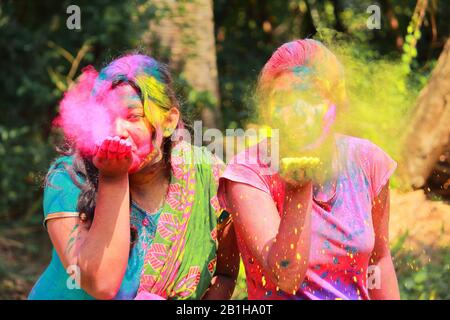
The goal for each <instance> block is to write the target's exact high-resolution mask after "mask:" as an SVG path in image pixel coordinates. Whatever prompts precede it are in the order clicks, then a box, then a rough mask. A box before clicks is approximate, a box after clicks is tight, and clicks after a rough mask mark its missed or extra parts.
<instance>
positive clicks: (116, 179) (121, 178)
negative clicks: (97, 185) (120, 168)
mask: <svg viewBox="0 0 450 320" xmlns="http://www.w3.org/2000/svg"><path fill="white" fill-rule="evenodd" d="M98 180H99V182H106V183H121V182H125V181H126V182H128V172H125V173H121V174H108V173H105V172H100V173H99V175H98Z"/></svg>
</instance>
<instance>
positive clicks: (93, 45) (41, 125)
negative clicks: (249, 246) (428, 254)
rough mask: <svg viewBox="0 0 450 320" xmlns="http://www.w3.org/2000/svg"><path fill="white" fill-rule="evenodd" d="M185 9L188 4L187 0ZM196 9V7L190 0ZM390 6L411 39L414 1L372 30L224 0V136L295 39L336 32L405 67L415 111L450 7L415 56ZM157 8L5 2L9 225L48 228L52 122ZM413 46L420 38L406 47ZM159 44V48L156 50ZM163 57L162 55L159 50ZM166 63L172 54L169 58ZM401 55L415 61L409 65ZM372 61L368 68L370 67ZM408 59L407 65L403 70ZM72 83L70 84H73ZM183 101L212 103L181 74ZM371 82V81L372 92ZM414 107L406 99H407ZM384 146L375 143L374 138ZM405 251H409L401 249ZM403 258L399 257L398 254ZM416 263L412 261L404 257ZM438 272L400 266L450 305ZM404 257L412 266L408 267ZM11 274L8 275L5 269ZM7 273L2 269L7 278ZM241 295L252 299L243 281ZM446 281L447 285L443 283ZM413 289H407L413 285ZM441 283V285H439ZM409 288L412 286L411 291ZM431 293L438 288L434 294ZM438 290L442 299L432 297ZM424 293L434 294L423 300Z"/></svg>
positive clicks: (218, 0) (296, 6)
mask: <svg viewBox="0 0 450 320" xmlns="http://www.w3.org/2000/svg"><path fill="white" fill-rule="evenodd" d="M185 1H186V0H185ZM187 1H188V0H187ZM388 2H389V3H390V4H391V5H392V8H393V11H394V13H395V15H396V17H397V19H398V22H399V28H398V32H399V33H400V35H401V36H402V37H406V36H408V35H409V36H411V32H410V31H411V30H408V25H409V24H410V22H411V16H412V14H413V11H414V7H415V5H416V1H414V0H391V1H380V3H381V7H382V21H381V24H382V25H381V29H380V30H368V29H367V27H366V20H367V17H368V15H369V14H368V13H367V12H366V8H367V7H368V6H369V5H371V4H373V1H365V0H363V1H356V0H355V1H352V0H349V1H336V0H335V1H329V0H323V1H319V0H309V1H304V0H301V1H299V0H287V1H277V0H247V1H240V0H215V1H214V2H213V3H214V19H215V37H216V47H217V65H218V73H219V86H220V99H221V110H222V119H221V121H222V123H220V124H219V125H221V126H222V127H223V128H237V127H244V126H245V125H246V124H248V123H250V122H251V121H252V120H253V119H252V116H253V114H254V106H253V105H252V99H251V96H252V90H253V86H254V84H255V81H256V79H257V76H258V72H259V70H261V68H262V66H263V64H264V62H265V61H266V60H267V59H268V58H269V57H270V55H271V53H272V52H273V50H274V49H275V48H277V47H278V46H279V45H281V44H282V43H284V42H286V41H289V40H293V39H296V38H304V37H319V38H320V36H321V34H320V32H319V33H318V32H317V31H323V30H337V31H338V32H340V34H341V35H345V37H346V39H349V40H350V42H349V43H351V44H352V45H351V46H350V45H349V46H348V49H349V50H351V51H352V55H353V56H354V57H363V59H365V61H367V62H370V61H373V59H375V58H376V59H383V61H385V62H386V63H391V64H402V63H403V64H406V65H407V68H406V69H407V71H408V72H407V73H402V70H405V68H400V67H399V68H397V69H392V73H391V77H392V78H393V79H394V80H395V79H398V81H402V82H403V81H404V82H403V85H404V86H405V87H404V88H407V90H408V92H407V96H408V97H409V101H410V104H409V105H406V106H404V107H405V108H406V110H409V109H410V108H411V107H412V105H413V103H412V102H413V101H414V98H415V95H416V94H417V92H418V91H419V90H420V88H422V87H423V86H424V85H425V83H426V81H427V78H428V76H429V74H430V72H431V71H432V69H433V67H434V65H435V62H436V59H437V57H438V56H439V53H440V51H441V50H442V44H443V39H444V37H446V36H448V31H449V29H448V28H449V25H448V18H449V13H450V3H449V2H448V1H437V0H434V1H429V2H430V3H431V4H430V8H432V10H433V11H432V12H430V11H428V12H427V16H426V19H425V22H424V25H423V27H422V28H421V34H419V35H417V34H415V35H414V34H413V35H412V36H416V37H417V39H418V42H417V46H416V48H411V47H406V48H404V50H398V48H396V46H395V33H394V32H393V30H392V29H391V28H390V27H389V21H388V20H387V19H386V18H385V15H383V12H384V9H385V4H386V3H388ZM71 4H77V5H78V6H79V7H80V8H81V11H82V19H81V24H82V29H81V30H68V29H67V27H66V19H67V16H68V15H67V13H66V8H67V7H68V6H69V5H71ZM154 14H155V12H154V10H153V9H152V5H151V1H143V0H141V1H140V0H133V1H128V2H124V1H106V0H93V1H87V0H80V1H76V3H73V2H72V1H67V0H64V1H22V0H18V1H13V0H5V1H2V2H1V3H0V70H1V77H0V110H1V113H0V114H1V115H0V188H1V189H0V191H1V197H0V222H1V223H2V224H3V223H4V224H8V225H10V226H14V225H21V224H26V223H40V221H41V218H42V213H41V210H42V207H41V203H42V189H41V188H40V185H41V182H42V177H43V176H44V175H45V173H46V171H47V169H48V166H49V163H50V161H51V160H52V158H53V157H55V155H56V153H55V151H54V144H55V138H54V135H52V131H51V122H52V119H53V118H54V117H55V115H56V111H57V105H58V101H59V100H60V99H61V97H62V94H63V91H64V88H65V87H66V86H67V84H68V83H70V81H72V80H73V79H74V78H76V76H78V74H79V72H80V70H81V69H82V68H83V67H84V66H86V65H88V64H93V65H94V66H95V67H96V68H97V69H98V68H101V67H102V66H103V65H104V64H106V63H108V62H109V61H110V60H112V59H113V58H114V57H116V56H118V55H120V54H122V53H124V52H127V51H130V50H131V49H136V48H139V47H140V46H141V41H140V39H141V36H142V34H143V33H144V32H145V31H146V30H147V28H148V21H149V20H150V19H153V18H154ZM431 14H433V15H434V17H435V19H436V26H437V30H438V37H437V39H433V38H432V32H431V20H430V17H431ZM406 42H407V44H410V42H411V38H407V39H406ZM155 45H156V46H157V44H155ZM86 46H90V50H88V51H87V52H86V54H85V55H83V57H82V59H81V60H80V64H79V65H78V66H77V67H76V68H75V72H73V71H74V70H72V72H71V67H72V62H71V58H70V57H71V56H72V58H73V57H75V56H76V55H77V53H79V52H80V50H82V49H83V48H85V47H86ZM153 49H154V52H158V51H157V48H156V47H155V48H153ZM160 54H161V57H157V58H160V59H161V60H165V59H167V55H168V54H170V53H167V52H166V53H163V52H160ZM402 55H403V56H406V58H403V60H402ZM362 61H364V60H362ZM402 61H403V62H402ZM68 75H69V76H68ZM175 78H176V81H177V84H178V89H179V94H180V97H181V100H182V101H183V102H184V105H185V109H186V110H188V113H190V114H191V115H192V114H194V113H198V111H199V109H201V107H202V106H207V105H209V104H211V103H212V102H211V98H210V97H209V96H208V95H206V96H205V94H203V93H196V92H193V91H192V90H190V88H189V87H188V86H186V82H185V81H184V80H183V75H182V74H181V75H175ZM368 84H370V81H368V82H367V83H366V84H365V85H368ZM405 101H406V100H405ZM375 138H376V137H375ZM399 252H404V250H399ZM396 254H397V253H396ZM397 255H398V257H399V258H398V259H399V261H407V260H408V259H410V258H411V257H410V256H408V255H409V253H406V252H404V253H403V254H401V253H398V254H397ZM439 256H442V257H443V258H442V259H440V260H438V259H437V260H436V264H433V263H434V261H433V263H428V262H427V263H425V264H423V266H422V268H421V269H420V270H421V271H420V272H419V273H417V272H414V273H412V272H411V269H408V268H403V269H402V267H401V263H400V264H399V272H400V274H399V275H400V277H401V281H402V296H403V297H404V298H447V299H448V298H449V296H448V292H447V291H446V290H447V289H448V283H450V279H448V275H449V274H450V272H448V271H449V263H450V262H449V252H448V250H447V251H444V252H442V253H441V255H439ZM401 259H404V260H401ZM2 270H3V271H2ZM4 272H5V271H4V268H3V267H2V265H1V261H0V277H1V274H3V273H4ZM240 279H241V280H240V284H239V285H238V288H240V289H238V290H237V291H236V293H235V297H238V298H244V297H245V292H244V291H245V285H244V284H243V280H242V279H243V277H240ZM442 281H444V283H446V284H447V285H444V286H442V285H439V284H438V283H441V282H442ZM406 284H407V285H406ZM434 284H435V285H434ZM403 285H404V287H403ZM431 287H432V288H433V289H431ZM433 290H434V291H433ZM424 292H425V295H424Z"/></svg>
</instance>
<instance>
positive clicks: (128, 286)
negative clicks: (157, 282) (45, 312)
mask: <svg viewBox="0 0 450 320" xmlns="http://www.w3.org/2000/svg"><path fill="white" fill-rule="evenodd" d="M64 163H66V164H68V165H71V164H72V163H73V157H72V156H64V157H60V158H58V159H57V160H56V161H55V163H54V164H53V165H52V166H51V167H50V172H51V174H50V175H49V177H48V180H47V183H46V185H45V188H44V201H43V202H44V203H43V205H44V217H47V215H49V214H51V213H56V212H77V209H76V207H77V201H78V196H79V194H80V189H79V188H78V187H77V186H76V184H75V183H74V182H73V181H72V179H71V177H70V175H69V173H68V172H67V170H66V169H65V168H64V165H63V164H64ZM78 179H79V181H80V182H83V180H82V178H81V177H78ZM160 214H161V209H160V210H159V211H157V212H155V213H153V214H150V213H148V212H146V211H145V210H143V209H142V208H140V207H139V206H138V205H137V204H135V203H134V202H131V213H130V223H131V226H133V227H134V228H135V229H136V230H137V239H136V241H135V242H134V245H133V246H132V248H131V250H130V255H129V259H128V266H127V269H126V271H125V275H124V278H123V280H122V284H121V287H120V290H119V292H118V293H117V296H116V297H115V299H121V300H128V299H133V298H134V297H135V296H136V293H137V289H138V287H139V280H140V276H141V271H142V267H143V265H144V254H145V251H144V247H145V246H149V245H151V243H152V241H153V238H154V236H155V232H156V226H157V224H158V219H159V216H160ZM68 279H69V274H68V273H67V272H66V270H65V268H64V266H63V264H62V263H61V260H60V258H59V256H58V254H57V252H56V250H55V249H54V248H53V250H52V258H51V261H50V264H49V266H48V267H47V269H46V270H45V271H44V273H43V274H42V275H41V276H40V278H39V279H38V281H37V282H36V284H35V285H34V287H33V289H32V290H31V292H30V294H29V296H28V299H32V300H52V299H56V300H69V299H74V300H84V299H94V298H93V297H92V296H90V295H89V294H88V293H87V292H86V291H84V290H83V289H77V288H75V289H72V287H73V286H70V285H69V286H68V285H67V283H68ZM69 283H70V281H69Z"/></svg>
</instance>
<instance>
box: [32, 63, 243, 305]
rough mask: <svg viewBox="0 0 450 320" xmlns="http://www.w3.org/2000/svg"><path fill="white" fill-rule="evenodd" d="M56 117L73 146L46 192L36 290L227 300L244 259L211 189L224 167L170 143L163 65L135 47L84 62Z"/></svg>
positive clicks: (48, 295)
mask: <svg viewBox="0 0 450 320" xmlns="http://www.w3.org/2000/svg"><path fill="white" fill-rule="evenodd" d="M57 124H58V125H59V126H60V127H61V128H62V130H63V133H64V136H65V138H66V140H67V142H68V146H69V149H67V150H66V151H65V152H64V156H62V157H59V158H58V159H56V161H55V162H54V163H53V165H52V166H51V168H50V170H49V173H48V174H47V178H46V184H45V190H44V216H45V224H46V227H47V229H48V233H49V235H50V239H51V241H52V244H53V246H54V250H53V255H52V260H51V262H50V265H49V267H48V268H47V269H46V270H45V272H44V273H43V274H42V276H41V277H40V279H39V280H38V281H37V283H36V284H35V286H34V287H33V289H32V291H31V293H30V295H29V298H30V299H228V298H230V297H231V294H232V292H233V289H234V284H235V279H236V277H237V272H238V263H239V256H238V255H237V254H235V251H236V250H234V249H233V248H234V231H233V229H232V228H230V226H231V224H230V223H229V222H230V219H227V216H228V214H227V213H226V212H225V211H223V210H222V208H221V207H220V206H219V203H218V200H217V196H216V194H217V187H218V179H219V176H220V174H221V172H222V170H223V167H224V166H223V163H221V162H220V161H219V160H218V159H217V158H215V157H214V156H213V155H212V154H211V153H209V152H208V151H207V150H206V149H205V148H198V147H194V146H192V145H190V144H189V143H187V142H185V141H182V140H179V139H173V135H174V134H175V131H176V129H181V128H183V122H182V120H181V117H180V105H179V103H178V100H177V99H176V97H175V94H174V92H173V89H172V80H171V77H170V74H169V72H168V70H167V68H166V67H165V66H164V65H163V64H161V63H160V62H158V61H156V60H155V59H153V58H151V57H149V56H145V55H141V54H131V55H126V56H124V57H121V58H119V59H116V60H114V61H113V62H111V63H110V64H109V65H108V66H106V67H105V68H103V69H102V70H101V72H100V73H97V72H96V71H95V70H94V69H93V68H92V67H91V68H87V69H85V70H84V71H83V74H82V76H81V77H80V80H79V82H78V83H77V84H76V85H75V86H74V87H72V88H71V89H70V90H69V91H68V92H67V93H66V94H65V96H64V99H63V100H62V102H61V108H60V114H59V118H58V120H57ZM194 155H195V156H196V157H197V158H195V159H196V160H197V161H192V158H193V156H194Z"/></svg>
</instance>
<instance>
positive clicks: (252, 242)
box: [219, 39, 399, 299]
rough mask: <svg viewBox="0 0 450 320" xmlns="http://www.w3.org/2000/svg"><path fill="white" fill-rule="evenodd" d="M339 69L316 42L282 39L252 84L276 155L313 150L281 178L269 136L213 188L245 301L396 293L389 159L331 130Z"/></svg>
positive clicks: (340, 104)
mask: <svg viewBox="0 0 450 320" xmlns="http://www.w3.org/2000/svg"><path fill="white" fill-rule="evenodd" d="M344 88H345V86H344V78H343V71H342V69H341V66H340V64H339V62H338V61H337V59H336V57H335V56H334V55H333V54H332V53H331V52H330V51H329V50H328V49H326V48H325V47H324V46H323V45H322V44H321V43H320V42H317V41H314V40H310V39H306V40H297V41H293V42H290V43H287V44H284V45H283V46H281V47H280V48H279V49H277V51H275V53H274V54H273V55H272V57H271V58H270V59H269V61H268V62H267V63H266V65H265V66H264V68H263V70H262V72H261V75H260V78H259V82H258V87H257V97H258V100H257V101H258V107H259V109H260V113H261V114H260V115H261V117H262V119H263V120H264V122H265V124H267V125H270V126H271V127H272V128H279V130H280V145H279V150H280V155H281V156H282V157H287V156H288V157H292V156H294V157H295V156H297V157H299V156H303V155H314V156H319V157H320V159H321V160H322V165H321V166H320V167H319V168H318V169H317V170H316V172H314V173H313V174H310V175H308V176H305V177H304V179H299V180H296V179H289V178H286V177H284V176H283V177H282V176H281V175H280V174H279V173H278V170H276V168H274V166H273V161H272V160H273V158H271V157H267V154H266V150H267V149H268V148H270V144H271V143H277V141H274V139H271V138H268V139H267V140H264V141H262V142H260V143H259V144H257V145H255V146H253V147H250V148H248V149H246V150H244V151H243V152H241V153H239V154H238V155H236V156H235V157H234V158H233V159H232V160H231V161H230V162H229V164H228V166H227V168H226V170H225V172H224V174H223V176H222V178H221V181H220V187H219V200H220V202H221V203H222V205H223V207H226V208H227V210H228V211H229V212H230V213H231V215H232V218H233V221H234V227H235V230H236V235H237V237H238V245H239V250H240V252H241V256H242V259H243V262H244V266H245V271H246V276H247V287H248V297H249V299H398V298H399V290H398V285H397V279H396V275H395V270H394V267H393V263H392V259H391V255H390V251H389V235H388V222H389V183H388V182H389V177H390V176H391V175H392V173H393V172H394V170H395V168H396V163H395V161H393V160H392V159H391V158H390V157H389V156H388V155H387V154H386V153H384V152H383V151H382V150H381V149H380V148H379V147H377V146H376V145H374V144H373V143H371V142H370V141H368V140H363V139H359V138H355V137H350V136H347V135H342V134H337V133H334V130H333V123H334V120H335V118H336V111H338V112H337V113H339V110H342V109H343V108H345V100H346V98H345V89H344Z"/></svg>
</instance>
